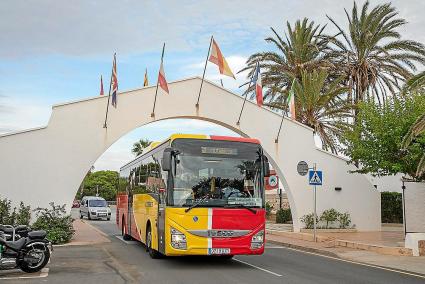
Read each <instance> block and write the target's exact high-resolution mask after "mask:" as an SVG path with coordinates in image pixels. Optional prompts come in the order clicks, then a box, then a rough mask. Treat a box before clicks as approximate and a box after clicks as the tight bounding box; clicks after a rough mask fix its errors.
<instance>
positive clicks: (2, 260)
mask: <svg viewBox="0 0 425 284" xmlns="http://www.w3.org/2000/svg"><path fill="white" fill-rule="evenodd" d="M0 228H1V229H2V230H0V270H6V269H15V268H19V269H21V270H22V271H24V272H27V273H33V272H37V271H40V270H41V269H43V268H44V267H45V266H46V264H47V263H48V262H49V259H50V251H51V250H52V249H53V247H52V245H51V242H50V241H49V240H48V239H46V235H47V233H46V231H30V230H26V231H25V230H23V231H22V232H21V233H22V235H25V236H22V235H19V234H17V230H16V229H17V228H19V226H18V227H17V228H14V227H12V226H6V225H2V226H1V227H0ZM5 228H6V230H4V229H5ZM5 231H6V232H7V233H5ZM18 231H19V230H18ZM10 233H12V240H10V241H8V240H7V239H8V237H7V235H10ZM18 235H19V239H17V240H15V239H16V238H17V236H18Z"/></svg>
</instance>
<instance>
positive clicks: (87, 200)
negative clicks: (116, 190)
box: [80, 196, 111, 221]
mask: <svg viewBox="0 0 425 284" xmlns="http://www.w3.org/2000/svg"><path fill="white" fill-rule="evenodd" d="M83 217H87V219H89V220H91V219H103V218H106V219H107V220H108V221H109V220H111V208H109V206H108V203H107V202H106V200H105V199H104V198H102V197H96V196H84V197H83V199H82V200H81V205H80V219H83Z"/></svg>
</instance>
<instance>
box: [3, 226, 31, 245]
mask: <svg viewBox="0 0 425 284" xmlns="http://www.w3.org/2000/svg"><path fill="white" fill-rule="evenodd" d="M30 231H31V228H30V227H29V226H27V225H18V226H16V227H13V226H10V225H0V233H1V232H3V233H4V239H5V240H6V241H17V240H19V239H20V238H25V237H28V233H29V232H30Z"/></svg>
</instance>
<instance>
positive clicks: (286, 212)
mask: <svg viewBox="0 0 425 284" xmlns="http://www.w3.org/2000/svg"><path fill="white" fill-rule="evenodd" d="M289 221H292V214H291V209H289V208H288V209H283V208H280V209H279V210H277V212H276V223H280V224H282V223H287V222H289Z"/></svg>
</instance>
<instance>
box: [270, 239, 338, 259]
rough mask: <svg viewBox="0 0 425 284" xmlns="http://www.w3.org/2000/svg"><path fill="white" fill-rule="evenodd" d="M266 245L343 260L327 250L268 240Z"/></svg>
mask: <svg viewBox="0 0 425 284" xmlns="http://www.w3.org/2000/svg"><path fill="white" fill-rule="evenodd" d="M266 243H269V244H275V245H281V246H283V247H287V248H293V249H297V250H301V251H305V252H313V253H317V254H322V255H326V256H331V257H335V258H341V257H340V256H339V255H338V254H336V253H334V252H330V251H327V250H321V249H317V248H310V247H304V246H300V245H294V244H291V243H284V242H278V241H271V240H267V239H266Z"/></svg>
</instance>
